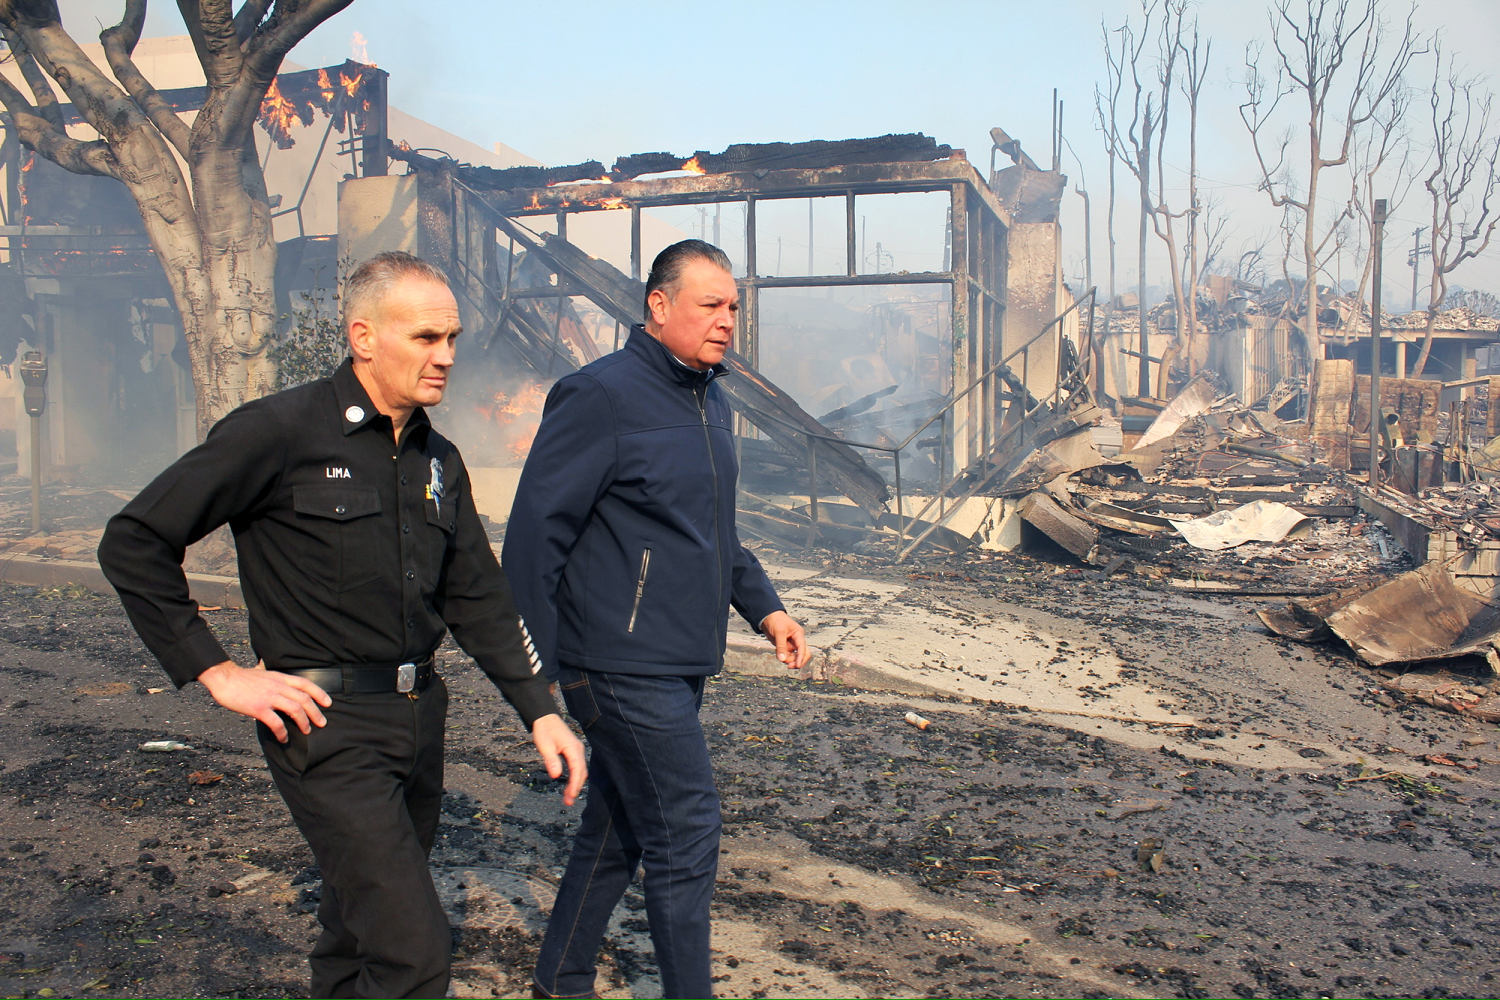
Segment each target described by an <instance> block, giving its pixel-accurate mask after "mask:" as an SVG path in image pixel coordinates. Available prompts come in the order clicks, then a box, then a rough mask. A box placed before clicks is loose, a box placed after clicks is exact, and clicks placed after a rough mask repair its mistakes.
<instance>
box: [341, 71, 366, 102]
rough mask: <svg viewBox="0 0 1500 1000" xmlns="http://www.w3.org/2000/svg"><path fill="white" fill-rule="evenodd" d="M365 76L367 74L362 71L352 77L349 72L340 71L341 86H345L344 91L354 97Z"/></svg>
mask: <svg viewBox="0 0 1500 1000" xmlns="http://www.w3.org/2000/svg"><path fill="white" fill-rule="evenodd" d="M364 78H365V75H364V74H363V73H360V74H359V75H358V76H356V77H354V78H353V79H350V78H349V75H348V74H347V73H344V72H343V71H340V72H339V86H341V87H343V88H344V93H346V94H348V95H349V96H350V97H353V96H354V92H355V91H357V90H358V89H359V84H360V81H362V80H363V79H364Z"/></svg>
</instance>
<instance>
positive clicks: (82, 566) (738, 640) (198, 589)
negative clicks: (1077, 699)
mask: <svg viewBox="0 0 1500 1000" xmlns="http://www.w3.org/2000/svg"><path fill="white" fill-rule="evenodd" d="M187 578H188V587H189V588H190V593H191V594H192V596H193V600H195V601H197V602H198V603H199V604H201V605H203V606H204V607H219V608H243V607H244V606H245V597H244V594H242V593H241V592H240V581H239V579H238V578H236V577H232V576H214V575H211V574H208V573H189V574H188V575H187ZM0 583H8V584H11V585H13V586H20V587H63V586H67V585H69V584H76V585H78V586H81V587H87V588H88V589H89V590H92V591H94V592H95V593H98V594H105V595H108V596H111V597H113V596H114V593H115V589H114V587H112V586H110V583H109V581H108V580H106V579H105V578H104V571H103V570H101V569H100V568H99V564H98V563H97V562H93V561H90V562H83V561H81V560H73V559H47V558H41V557H38V556H31V555H23V554H16V555H11V556H3V557H0ZM724 669H725V670H727V671H730V672H731V673H736V674H744V675H747V676H751V677H795V678H799V679H801V680H805V681H834V682H836V683H839V684H846V685H848V686H849V687H855V688H865V689H868V690H874V691H894V692H899V693H901V694H912V695H941V694H943V693H944V692H943V691H942V690H941V689H940V688H936V687H931V686H928V685H926V684H922V683H920V682H916V681H910V680H907V679H905V678H896V677H893V676H891V675H890V674H889V673H887V672H885V671H883V670H881V669H880V667H878V666H876V665H874V664H870V663H864V662H862V661H860V660H858V659H855V658H853V657H849V656H843V655H840V654H838V653H834V652H832V651H831V650H815V651H814V653H813V658H812V660H811V661H810V662H809V663H808V665H807V667H806V668H805V669H803V670H788V669H787V668H786V667H785V666H783V665H782V663H781V661H780V660H778V659H776V653H775V650H774V649H773V648H772V646H771V644H770V643H768V642H766V641H765V640H764V639H762V638H760V637H756V638H753V639H752V638H743V637H740V636H733V635H731V636H730V637H729V642H728V645H727V647H726V648H725V650H724Z"/></svg>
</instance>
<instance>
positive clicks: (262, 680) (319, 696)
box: [198, 660, 333, 743]
mask: <svg viewBox="0 0 1500 1000" xmlns="http://www.w3.org/2000/svg"><path fill="white" fill-rule="evenodd" d="M198 683H199V684H202V685H203V686H204V687H206V688H208V693H209V694H211V695H213V699H214V701H216V702H218V703H219V704H220V705H223V706H224V707H225V708H227V709H229V710H230V711H231V712H238V713H240V714H241V715H248V716H250V718H252V719H257V720H259V721H261V722H263V723H265V724H266V728H268V729H270V730H271V733H272V735H274V736H275V737H276V739H277V740H279V741H280V742H282V743H285V742H286V740H287V729H286V723H285V722H283V721H282V718H281V715H285V716H286V717H287V718H289V719H291V720H292V721H293V722H294V723H296V724H297V728H298V729H300V730H302V732H304V733H310V732H312V727H313V726H326V725H328V720H327V719H326V718H324V717H323V713H322V712H321V711H320V710H319V709H320V708H327V707H328V706H329V705H332V704H333V699H332V698H330V697H329V696H328V692H327V691H324V690H323V689H322V688H320V687H318V686H317V685H316V684H314V683H313V682H312V681H309V680H305V679H303V678H301V677H294V676H292V675H291V674H284V673H281V672H279V671H276V670H267V669H266V665H265V664H264V663H257V664H256V665H255V666H254V667H242V666H240V665H239V664H237V663H235V662H234V661H233V660H225V661H224V662H223V663H216V664H214V665H213V666H211V667H209V668H208V669H207V670H205V671H203V673H201V674H199V675H198ZM277 713H281V714H277Z"/></svg>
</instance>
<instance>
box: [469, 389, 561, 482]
mask: <svg viewBox="0 0 1500 1000" xmlns="http://www.w3.org/2000/svg"><path fill="white" fill-rule="evenodd" d="M546 402H547V387H546V386H544V385H542V384H541V383H540V382H528V383H526V384H525V385H523V386H521V387H519V388H517V389H516V390H515V391H514V392H504V391H501V392H497V393H495V395H494V396H493V397H491V399H490V402H489V403H488V404H481V405H480V407H479V411H480V413H481V414H483V415H484V417H485V418H486V419H487V420H489V421H490V422H491V423H492V424H493V425H494V426H495V429H496V431H497V432H498V435H499V438H500V450H501V451H502V452H503V453H504V454H505V455H507V456H509V457H510V458H511V460H513V461H515V462H522V461H525V459H526V455H527V453H528V452H530V451H531V442H532V441H534V440H535V439H536V429H537V427H538V425H540V424H541V422H542V405H543V404H544V403H546Z"/></svg>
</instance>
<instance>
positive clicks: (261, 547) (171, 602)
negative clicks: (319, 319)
mask: <svg viewBox="0 0 1500 1000" xmlns="http://www.w3.org/2000/svg"><path fill="white" fill-rule="evenodd" d="M225 523H228V524H229V525H230V527H231V529H232V530H233V531H234V537H235V547H236V549H237V551H238V553H239V571H240V584H241V587H242V589H243V591H244V595H245V604H246V606H247V607H248V608H249V611H250V641H251V643H252V644H253V646H254V649H255V654H256V655H257V656H258V657H260V658H261V659H263V660H264V661H265V663H266V665H267V666H271V667H324V666H332V665H337V664H375V665H393V664H397V663H401V662H404V661H407V660H413V659H418V658H420V657H422V656H424V655H425V654H427V653H428V652H430V651H432V650H433V649H434V648H436V646H437V645H438V643H439V642H441V641H442V638H443V632H444V629H445V627H446V628H449V629H451V630H452V631H453V636H454V638H455V639H456V640H458V643H459V645H460V646H462V647H463V649H464V650H465V651H466V652H467V653H468V654H469V655H470V656H472V657H474V659H475V660H476V661H477V662H478V664H479V666H480V668H481V669H483V670H484V672H485V673H486V674H488V675H489V677H490V679H491V680H493V681H494V682H495V684H496V685H497V686H498V687H499V688H500V691H501V693H503V694H504V695H505V697H506V699H507V700H509V701H510V703H511V704H512V705H514V706H515V708H516V710H517V711H518V712H519V713H520V715H521V718H522V720H523V721H524V722H525V724H526V726H527V728H530V726H531V724H532V723H533V722H534V721H536V719H538V718H540V717H541V716H543V715H546V714H549V713H551V712H555V711H556V707H555V705H554V703H553V701H552V698H551V695H550V694H549V693H548V691H547V685H546V682H545V680H543V678H542V677H541V676H540V675H539V674H538V673H537V672H536V669H535V667H536V660H535V654H534V653H533V652H532V647H531V642H530V639H529V637H528V636H527V635H526V632H525V626H524V625H523V624H522V622H521V620H520V616H519V615H518V614H517V613H516V610H515V605H514V603H513V602H512V600H511V591H510V586H509V584H508V583H507V581H506V579H505V576H504V574H503V573H502V572H501V570H500V566H499V564H498V563H497V562H496V561H495V556H494V553H493V552H492V551H491V549H490V546H489V540H488V539H487V538H486V537H485V533H484V528H483V526H482V525H481V524H480V522H479V515H478V513H477V512H476V511H475V509H474V501H473V497H472V496H471V495H470V491H469V478H468V473H467V472H466V471H465V469H464V464H463V460H462V459H461V458H460V457H459V454H458V449H456V448H455V447H454V446H453V445H452V444H451V443H450V442H449V441H448V440H447V439H445V438H444V437H443V436H442V435H440V434H438V433H437V431H435V430H433V429H432V425H431V423H430V422H429V421H428V419H427V415H426V414H425V413H424V412H423V411H422V410H421V409H417V410H415V411H414V412H413V413H412V415H411V418H410V419H409V420H408V421H407V424H406V427H405V428H403V430H402V434H401V440H400V442H399V444H398V443H397V442H396V439H395V436H394V432H393V429H392V424H391V421H390V418H389V417H386V416H384V415H382V414H380V413H378V412H377V411H376V409H375V407H374V405H373V404H372V403H371V402H370V397H369V395H368V394H367V393H366V392H365V391H364V387H363V386H361V385H360V384H359V379H358V378H357V377H356V376H355V374H354V369H353V367H352V365H351V363H350V362H348V361H346V362H345V363H344V364H343V366H342V367H341V368H339V369H338V371H336V372H335V373H334V374H333V375H332V376H331V377H329V378H326V379H321V380H319V381H317V382H313V383H310V384H308V385H304V386H300V387H298V388H295V389H289V390H287V391H285V392H281V393H277V394H276V395H273V396H268V397H266V398H264V399H258V400H255V401H253V402H250V403H247V404H245V405H244V406H242V407H240V408H239V409H237V410H235V411H234V412H232V413H230V414H229V415H228V416H226V417H225V418H224V419H222V420H220V421H219V422H218V423H217V424H215V425H214V428H213V430H211V431H210V432H209V434H208V438H207V440H205V441H204V442H203V443H202V444H201V445H199V446H198V447H196V448H194V449H193V450H192V451H189V452H188V453H187V454H185V455H183V456H182V457H181V458H180V459H178V460H177V461H176V462H175V463H173V464H172V465H171V466H170V467H169V468H168V469H167V470H166V471H165V472H163V473H162V474H161V475H159V476H157V477H156V479H155V480H154V481H153V482H152V483H151V484H150V485H149V486H147V487H146V488H145V489H144V490H142V491H141V493H140V495H138V496H137V497H136V498H135V499H134V500H132V501H130V503H129V504H127V505H126V506H125V509H124V510H122V511H120V513H119V514H117V515H115V516H114V517H113V518H111V519H110V522H109V525H108V527H107V528H106V529H105V533H104V539H103V541H102V542H101V543H100V545H99V564H100V565H101V566H102V567H103V569H104V572H105V575H106V576H107V577H108V578H109V581H110V582H111V583H112V584H114V586H115V589H116V590H118V591H119V593H120V599H121V601H122V603H123V604H124V605H125V610H126V612H127V613H128V614H129V615H130V620H131V622H132V623H133V624H134V625H135V627H136V630H137V631H138V632H139V633H140V634H141V638H142V639H143V640H144V641H145V643H146V646H147V647H148V648H149V649H150V650H151V652H152V653H154V654H155V655H156V657H157V659H159V660H160V661H161V663H162V666H163V667H165V668H166V671H167V673H168V674H169V675H171V677H172V679H173V680H174V681H175V682H176V683H177V685H178V686H179V687H181V686H182V685H184V684H187V683H188V682H189V681H191V680H193V679H194V678H196V677H197V676H198V675H199V674H200V673H202V672H203V671H204V670H205V669H207V668H208V667H211V666H213V665H214V664H216V663H221V662H223V661H225V660H227V659H229V657H228V656H227V655H226V654H225V653H224V649H223V647H222V646H221V645H220V644H219V642H218V641H217V640H216V639H215V638H214V637H213V635H212V634H211V633H210V632H209V629H208V625H207V624H206V623H205V622H204V621H203V619H202V617H201V616H200V615H199V614H198V606H197V604H196V603H195V602H194V601H193V600H192V599H191V598H190V597H189V596H188V586H187V578H186V576H185V575H184V573H183V570H182V559H183V554H184V551H185V549H186V548H187V546H188V545H190V544H192V543H193V542H195V541H197V540H198V539H200V538H202V537H203V536H204V535H206V534H208V533H209V532H210V531H212V530H214V529H215V528H217V527H218V526H220V525H222V524H225Z"/></svg>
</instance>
